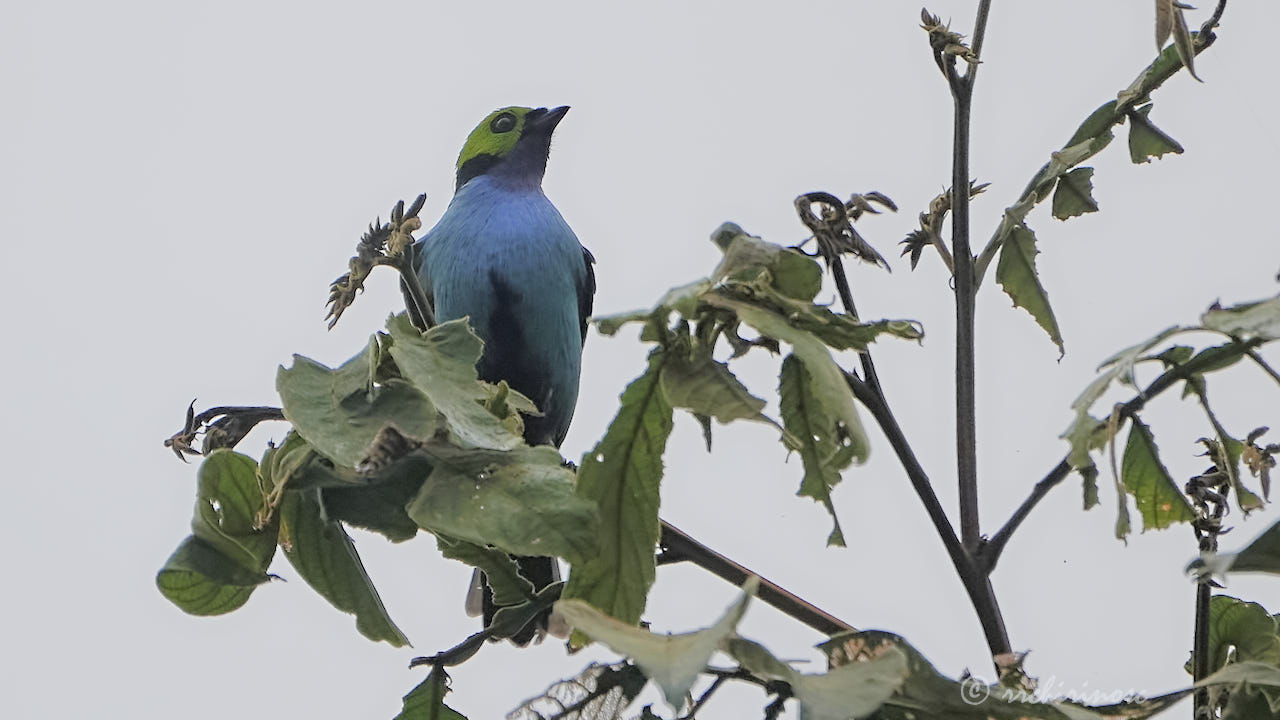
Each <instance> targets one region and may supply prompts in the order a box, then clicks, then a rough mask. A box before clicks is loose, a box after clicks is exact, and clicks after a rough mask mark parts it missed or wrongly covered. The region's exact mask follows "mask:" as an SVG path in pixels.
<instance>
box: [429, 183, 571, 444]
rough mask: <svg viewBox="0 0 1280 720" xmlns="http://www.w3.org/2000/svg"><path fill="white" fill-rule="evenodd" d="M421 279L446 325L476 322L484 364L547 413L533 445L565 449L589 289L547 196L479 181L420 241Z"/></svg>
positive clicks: (535, 425) (484, 374) (487, 373)
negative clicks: (583, 300)
mask: <svg viewBox="0 0 1280 720" xmlns="http://www.w3.org/2000/svg"><path fill="white" fill-rule="evenodd" d="M420 243H421V247H420V251H421V255H420V257H421V258H422V261H421V262H422V265H421V267H420V268H419V275H420V277H421V278H422V279H423V284H424V285H426V286H427V288H426V289H427V290H428V293H429V294H431V295H434V300H435V312H436V316H437V318H438V319H439V320H440V321H447V320H453V319H456V318H460V317H464V316H466V317H470V319H471V325H472V327H473V328H474V329H475V331H476V333H477V334H478V335H479V336H480V338H481V339H482V340H484V343H485V350H484V356H483V357H482V358H481V361H480V363H479V365H478V368H479V371H480V377H481V378H482V379H484V380H487V381H489V382H497V381H499V380H506V381H507V383H508V384H509V385H510V386H511V387H513V388H515V389H516V390H518V391H520V392H521V393H523V394H525V395H527V396H528V397H529V398H530V399H531V400H533V401H534V402H535V403H536V404H537V405H538V407H539V409H541V410H542V412H543V414H544V416H543V417H541V418H527V419H526V432H525V437H526V439H527V440H528V441H529V442H530V443H550V444H556V445H558V444H559V443H560V441H561V440H563V439H564V434H565V432H567V430H568V427H569V421H570V420H571V419H572V418H573V409H574V405H575V404H576V402H577V397H578V376H579V371H580V366H581V353H582V333H581V325H580V321H581V319H580V317H579V308H580V306H579V293H580V292H582V288H584V287H586V283H587V279H586V274H587V268H586V264H585V262H584V260H583V254H582V253H583V250H582V246H581V245H580V244H579V242H578V238H577V237H576V236H575V235H574V233H573V230H571V229H570V228H569V225H568V223H566V222H565V221H564V218H563V217H561V215H560V212H559V211H558V210H556V208H555V206H554V205H552V204H551V201H550V200H548V199H547V197H546V196H545V195H544V194H543V193H542V191H541V189H538V188H536V187H534V188H519V189H515V188H509V187H504V186H503V185H501V184H499V183H498V182H496V181H494V180H492V179H491V178H488V177H485V176H481V177H477V178H474V179H472V180H471V181H470V182H468V183H467V184H466V185H464V186H463V187H462V188H460V189H459V190H458V192H457V193H456V194H455V195H454V198H453V201H452V202H451V203H450V204H449V208H448V209H447V210H446V211H445V213H444V215H443V216H442V217H441V218H440V221H439V222H438V223H436V226H435V227H434V228H432V229H431V230H430V232H428V233H427V234H426V235H425V236H424V237H423V238H422V240H421V241H420Z"/></svg>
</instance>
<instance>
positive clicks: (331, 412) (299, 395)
mask: <svg viewBox="0 0 1280 720" xmlns="http://www.w3.org/2000/svg"><path fill="white" fill-rule="evenodd" d="M379 358H380V354H379V351H378V342H377V340H376V339H373V340H370V342H369V346H368V347H367V348H366V350H365V351H364V352H362V353H361V354H359V355H357V356H355V357H353V358H351V359H350V360H348V361H347V362H345V363H343V364H342V366H341V367H339V368H337V369H336V370H331V369H329V368H327V367H325V366H324V365H321V364H320V363H317V362H315V361H314V360H310V359H308V358H305V357H302V356H301V355H294V362H293V367H292V368H283V367H282V368H280V371H279V372H278V373H277V374H276V390H277V391H279V393H280V399H281V401H282V402H283V404H284V414H285V417H286V418H288V420H289V422H291V423H293V427H294V429H295V430H297V431H298V434H300V435H302V437H303V438H304V439H305V440H306V441H307V442H308V443H310V444H311V446H312V447H313V448H315V449H316V450H317V451H318V452H320V453H321V454H323V455H325V456H326V457H328V458H330V459H332V460H333V461H334V462H335V463H337V464H338V465H340V466H343V467H347V468H355V467H356V466H357V465H359V464H360V462H361V461H362V460H364V459H365V457H366V456H367V451H368V449H369V447H370V445H372V444H373V440H374V438H375V437H377V435H378V433H379V432H380V431H381V430H382V429H383V428H384V427H386V426H387V425H394V426H395V428H396V429H397V430H398V431H400V433H401V434H402V435H404V436H406V437H409V438H412V439H414V440H418V441H425V440H427V439H428V438H430V437H431V436H432V435H433V434H434V433H435V429H436V415H437V413H436V410H435V408H434V407H433V406H432V405H431V402H430V401H429V400H427V397H426V396H425V395H423V394H422V392H421V391H420V390H418V389H417V388H416V387H414V386H413V385H411V384H410V383H408V382H406V381H404V380H400V379H389V380H387V382H385V383H383V384H380V385H374V384H373V380H372V378H373V373H374V369H375V368H376V367H377V365H378V362H379Z"/></svg>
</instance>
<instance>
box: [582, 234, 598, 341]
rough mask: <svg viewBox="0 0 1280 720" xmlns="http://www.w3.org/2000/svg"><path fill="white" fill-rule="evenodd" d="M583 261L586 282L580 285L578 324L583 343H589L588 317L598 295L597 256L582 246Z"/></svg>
mask: <svg viewBox="0 0 1280 720" xmlns="http://www.w3.org/2000/svg"><path fill="white" fill-rule="evenodd" d="M582 262H583V264H585V265H586V266H587V277H586V282H584V283H582V284H581V285H579V286H578V325H579V327H580V328H581V330H582V344H583V345H586V344H587V319H588V318H590V317H591V307H592V301H593V300H594V299H595V295H596V270H595V268H594V267H593V266H594V265H595V263H596V257H595V256H594V255H592V254H591V251H590V250H588V249H586V248H585V247H584V248H582Z"/></svg>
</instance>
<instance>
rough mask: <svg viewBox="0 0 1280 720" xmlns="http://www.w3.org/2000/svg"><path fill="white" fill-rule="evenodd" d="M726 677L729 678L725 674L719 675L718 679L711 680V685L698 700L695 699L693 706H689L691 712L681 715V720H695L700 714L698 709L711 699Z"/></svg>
mask: <svg viewBox="0 0 1280 720" xmlns="http://www.w3.org/2000/svg"><path fill="white" fill-rule="evenodd" d="M726 679H727V678H725V677H724V676H723V675H717V676H716V679H715V680H712V681H711V686H710V687H708V688H707V689H706V690H704V691H703V692H702V694H701V695H699V696H698V699H697V701H695V702H694V703H693V706H692V707H690V708H689V712H688V713H686V714H685V715H684V716H683V717H681V718H680V720H694V718H695V717H697V715H698V711H699V710H701V709H702V708H703V706H705V705H706V704H707V701H708V700H710V699H711V696H712V695H715V693H716V691H717V690H719V689H720V686H721V685H723V684H724V681H725V680H726Z"/></svg>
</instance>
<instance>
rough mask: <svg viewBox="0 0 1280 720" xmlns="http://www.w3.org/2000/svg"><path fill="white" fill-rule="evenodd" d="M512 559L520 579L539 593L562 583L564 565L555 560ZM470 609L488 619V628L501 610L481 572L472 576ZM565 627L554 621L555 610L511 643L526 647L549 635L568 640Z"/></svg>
mask: <svg viewBox="0 0 1280 720" xmlns="http://www.w3.org/2000/svg"><path fill="white" fill-rule="evenodd" d="M511 557H512V559H514V560H515V561H516V565H517V566H518V567H519V569H520V575H522V576H523V577H524V578H525V579H526V580H528V581H529V582H530V583H532V584H533V591H534V592H535V593H536V592H541V591H542V589H543V588H545V587H547V586H548V585H550V584H552V583H557V582H560V565H559V563H557V562H556V559H555V558H552V557H537V556H531V555H512V556H511ZM466 607H467V614H468V615H470V616H472V617H476V616H480V615H482V616H484V626H485V627H489V625H491V624H492V623H493V616H494V615H495V614H496V613H497V612H498V610H500V609H501V608H500V607H499V606H497V605H495V604H494V602H493V590H492V589H491V588H490V587H489V583H488V582H486V581H485V577H484V573H483V572H481V571H480V570H476V571H475V572H473V573H472V574H471V587H470V588H469V589H468V590H467V605H466ZM562 625H563V623H562V622H557V621H556V618H553V617H552V615H551V610H550V609H548V610H546V611H544V612H542V613H539V614H538V615H537V617H535V618H533V619H532V620H530V621H529V624H528V625H525V626H524V627H523V628H521V629H520V632H518V633H516V634H515V635H512V636H511V638H510V639H511V642H513V643H515V644H516V645H519V646H521V647H524V646H525V645H528V644H529V643H530V642H532V641H533V640H535V639H537V640H539V641H541V640H542V638H543V637H544V636H545V635H547V634H548V633H550V634H552V635H555V636H556V637H567V632H565V629H566V628H562V627H561V626H562ZM495 639H496V638H495Z"/></svg>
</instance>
